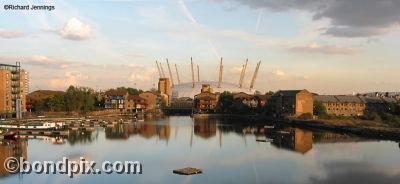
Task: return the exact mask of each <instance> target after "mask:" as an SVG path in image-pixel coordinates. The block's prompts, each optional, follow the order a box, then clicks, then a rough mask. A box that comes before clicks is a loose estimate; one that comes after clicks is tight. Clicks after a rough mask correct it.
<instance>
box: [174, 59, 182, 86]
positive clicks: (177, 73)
mask: <svg viewBox="0 0 400 184" xmlns="http://www.w3.org/2000/svg"><path fill="white" fill-rule="evenodd" d="M175 70H176V78H177V79H178V84H181V80H180V79H179V72H178V67H177V66H176V64H175Z"/></svg>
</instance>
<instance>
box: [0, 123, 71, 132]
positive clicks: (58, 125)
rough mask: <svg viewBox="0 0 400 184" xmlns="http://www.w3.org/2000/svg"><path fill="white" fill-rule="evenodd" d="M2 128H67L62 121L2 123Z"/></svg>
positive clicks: (0, 125) (0, 126) (0, 124)
mask: <svg viewBox="0 0 400 184" xmlns="http://www.w3.org/2000/svg"><path fill="white" fill-rule="evenodd" d="M0 128H5V129H18V130H58V129H63V128H65V124H64V123H61V122H52V123H49V122H30V123H24V124H17V123H0Z"/></svg>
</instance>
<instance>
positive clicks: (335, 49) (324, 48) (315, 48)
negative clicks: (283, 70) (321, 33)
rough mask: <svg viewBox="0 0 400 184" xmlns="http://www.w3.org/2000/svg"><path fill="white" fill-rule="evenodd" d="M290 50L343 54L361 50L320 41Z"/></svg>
mask: <svg viewBox="0 0 400 184" xmlns="http://www.w3.org/2000/svg"><path fill="white" fill-rule="evenodd" d="M289 51H293V52H309V53H319V54H342V55H348V54H354V53H357V52H359V50H358V49H354V48H347V47H339V46H331V45H320V44H318V43H311V44H309V45H306V46H298V47H292V48H290V49H289Z"/></svg>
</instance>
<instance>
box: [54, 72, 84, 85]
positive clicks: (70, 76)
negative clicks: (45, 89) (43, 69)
mask: <svg viewBox="0 0 400 184" xmlns="http://www.w3.org/2000/svg"><path fill="white" fill-rule="evenodd" d="M87 79H89V76H87V75H83V74H82V73H80V72H78V71H66V72H65V74H64V77H59V78H55V79H51V80H50V86H51V87H53V88H66V87H68V86H70V85H74V86H76V85H80V83H81V81H83V80H87Z"/></svg>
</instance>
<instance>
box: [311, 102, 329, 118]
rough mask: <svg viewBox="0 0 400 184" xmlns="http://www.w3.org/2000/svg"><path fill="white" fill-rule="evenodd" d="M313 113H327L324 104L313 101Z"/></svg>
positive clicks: (319, 114)
mask: <svg viewBox="0 0 400 184" xmlns="http://www.w3.org/2000/svg"><path fill="white" fill-rule="evenodd" d="M314 114H315V115H317V116H321V115H327V112H326V108H325V106H324V104H323V103H322V102H320V101H317V100H315V101H314Z"/></svg>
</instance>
